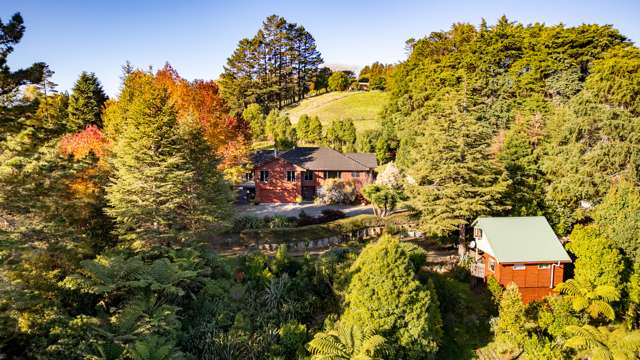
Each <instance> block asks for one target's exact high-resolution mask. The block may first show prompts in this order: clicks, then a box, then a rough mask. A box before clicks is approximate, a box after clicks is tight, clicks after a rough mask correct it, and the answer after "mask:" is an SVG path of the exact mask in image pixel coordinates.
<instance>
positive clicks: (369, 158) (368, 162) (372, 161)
mask: <svg viewBox="0 0 640 360" xmlns="http://www.w3.org/2000/svg"><path fill="white" fill-rule="evenodd" d="M344 156H346V157H348V158H350V159H352V160H355V161H357V162H359V163H360V164H362V165H364V166H366V167H368V168H369V169H375V168H376V166H378V160H376V154H374V153H346V154H344Z"/></svg>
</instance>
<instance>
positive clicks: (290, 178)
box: [284, 170, 296, 182]
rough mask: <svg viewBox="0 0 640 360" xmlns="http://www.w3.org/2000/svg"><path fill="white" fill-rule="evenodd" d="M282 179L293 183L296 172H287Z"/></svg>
mask: <svg viewBox="0 0 640 360" xmlns="http://www.w3.org/2000/svg"><path fill="white" fill-rule="evenodd" d="M284 177H285V178H286V179H287V181H289V182H294V181H296V171H295V170H287V171H285V173H284Z"/></svg>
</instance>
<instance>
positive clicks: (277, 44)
mask: <svg viewBox="0 0 640 360" xmlns="http://www.w3.org/2000/svg"><path fill="white" fill-rule="evenodd" d="M321 63H322V58H321V56H320V52H319V51H318V50H317V48H316V44H315V39H314V38H313V36H312V35H311V34H310V33H309V32H308V31H306V30H305V28H304V27H303V26H300V25H297V24H294V23H288V22H287V21H286V20H285V19H284V18H283V17H281V16H277V15H271V16H269V17H267V18H266V19H265V21H264V22H263V23H262V27H261V28H260V30H259V31H258V32H257V33H256V35H255V36H254V37H253V38H251V39H242V40H240V42H239V43H238V47H237V48H236V50H235V51H234V53H233V54H232V55H231V56H230V57H229V58H228V59H227V64H226V66H225V68H224V72H223V74H222V75H221V84H222V90H223V96H224V98H225V99H226V100H227V101H228V103H229V105H230V107H231V109H232V110H233V111H234V112H241V111H242V110H243V109H244V108H245V107H246V106H247V105H248V104H251V103H258V104H260V105H261V106H262V107H264V108H265V109H267V110H271V109H280V108H282V107H283V106H285V105H288V104H291V103H293V102H295V101H299V100H300V99H302V98H303V97H304V96H305V94H306V93H307V92H308V91H309V89H310V84H311V83H312V81H314V79H315V77H316V74H317V72H318V67H319V66H320V64H321Z"/></svg>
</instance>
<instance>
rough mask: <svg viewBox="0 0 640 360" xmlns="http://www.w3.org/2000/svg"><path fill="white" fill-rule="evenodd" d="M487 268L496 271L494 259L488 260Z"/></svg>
mask: <svg viewBox="0 0 640 360" xmlns="http://www.w3.org/2000/svg"><path fill="white" fill-rule="evenodd" d="M489 270H490V271H491V272H496V261H495V260H489Z"/></svg>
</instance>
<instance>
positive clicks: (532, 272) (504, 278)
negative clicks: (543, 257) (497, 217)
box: [483, 253, 565, 303]
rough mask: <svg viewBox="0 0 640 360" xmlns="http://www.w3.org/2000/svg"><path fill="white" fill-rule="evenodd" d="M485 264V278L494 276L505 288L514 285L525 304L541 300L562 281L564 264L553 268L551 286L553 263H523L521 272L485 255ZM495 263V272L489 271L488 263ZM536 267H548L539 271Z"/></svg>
mask: <svg viewBox="0 0 640 360" xmlns="http://www.w3.org/2000/svg"><path fill="white" fill-rule="evenodd" d="M483 257H484V263H485V274H486V276H494V277H495V278H496V280H498V282H499V283H500V284H501V285H503V286H507V285H509V284H510V283H512V282H513V283H515V284H516V285H517V286H518V288H519V290H520V293H521V294H522V300H523V301H524V302H525V303H529V302H531V301H534V300H541V299H542V298H544V297H545V296H547V295H549V294H551V293H552V292H553V288H555V287H556V285H558V284H559V283H561V282H562V281H563V280H564V266H565V265H564V264H562V263H561V264H560V265H559V266H558V265H557V263H556V265H555V266H553V267H554V270H553V285H552V283H551V267H552V264H553V263H550V262H546V263H524V264H523V265H525V268H524V269H523V270H515V269H514V268H513V265H514V264H501V263H498V262H497V261H496V260H495V259H494V258H493V257H492V256H491V255H489V254H487V253H485V254H484V255H483ZM491 261H496V267H495V271H494V272H492V271H491V270H490V262H491ZM538 265H549V267H548V268H546V269H541V268H539V267H538Z"/></svg>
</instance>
